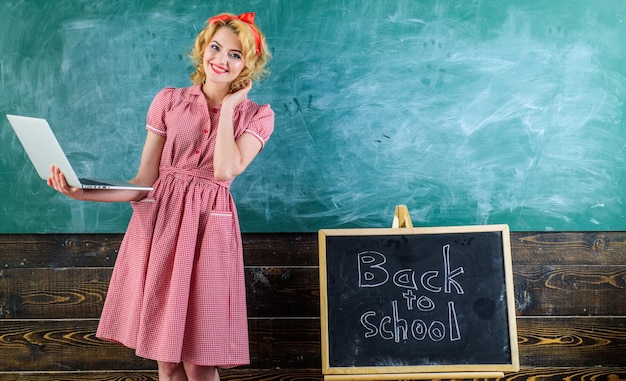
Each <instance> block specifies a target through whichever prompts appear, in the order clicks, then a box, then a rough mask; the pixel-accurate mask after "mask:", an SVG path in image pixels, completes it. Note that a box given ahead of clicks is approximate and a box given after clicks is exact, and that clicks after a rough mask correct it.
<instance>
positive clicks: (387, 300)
mask: <svg viewBox="0 0 626 381" xmlns="http://www.w3.org/2000/svg"><path fill="white" fill-rule="evenodd" d="M319 250H320V289H321V328H322V370H323V373H324V374H325V375H348V374H349V375H355V374H364V375H365V374H373V373H375V374H398V373H424V372H429V373H432V372H503V371H516V370H518V369H519V358H518V350H517V331H516V325H515V310H514V299H513V298H514V296H513V279H512V270H511V253H510V235H509V228H508V225H484V226H462V227H443V228H412V227H411V228H392V229H337V230H320V231H319ZM351 379H355V378H351Z"/></svg>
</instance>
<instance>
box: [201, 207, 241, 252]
mask: <svg viewBox="0 0 626 381" xmlns="http://www.w3.org/2000/svg"><path fill="white" fill-rule="evenodd" d="M234 223H235V221H234V217H233V212H231V211H229V210H212V211H211V212H210V214H209V220H208V224H207V231H208V233H209V235H210V236H211V237H212V238H213V239H214V242H216V243H217V245H216V248H217V249H218V250H219V251H222V252H230V251H231V250H232V248H233V246H232V245H233V236H234V235H235V228H234Z"/></svg>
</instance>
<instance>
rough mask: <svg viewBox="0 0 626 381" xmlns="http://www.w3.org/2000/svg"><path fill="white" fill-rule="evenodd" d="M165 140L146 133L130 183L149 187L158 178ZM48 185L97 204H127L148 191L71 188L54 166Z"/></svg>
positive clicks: (73, 196)
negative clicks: (133, 176)
mask: <svg viewBox="0 0 626 381" xmlns="http://www.w3.org/2000/svg"><path fill="white" fill-rule="evenodd" d="M164 144H165V138H164V137H162V136H159V135H157V134H154V133H152V132H148V136H147V137H146V142H145V144H144V147H143V152H142V154H141V162H140V164H139V170H138V171H137V175H136V176H135V178H134V179H132V180H131V181H130V182H131V183H133V184H137V185H144V186H151V185H152V184H154V182H155V181H156V179H157V178H158V177H159V164H160V162H161V153H162V152H163V145H164ZM48 185H49V186H50V187H52V188H54V189H55V190H57V191H58V192H60V193H63V194H64V195H66V196H68V197H70V198H73V199H75V200H82V201H98V202H128V201H139V200H141V199H143V198H144V197H146V195H147V194H148V191H144V190H131V189H128V190H126V189H124V190H118V189H97V190H94V189H81V188H76V187H71V186H69V185H68V184H67V181H66V180H65V176H64V175H63V173H61V171H60V169H59V168H58V167H56V166H51V167H50V177H49V178H48Z"/></svg>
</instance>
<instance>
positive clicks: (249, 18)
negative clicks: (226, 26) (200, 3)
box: [207, 12, 261, 56]
mask: <svg viewBox="0 0 626 381" xmlns="http://www.w3.org/2000/svg"><path fill="white" fill-rule="evenodd" d="M230 20H240V21H243V22H245V23H247V24H250V30H252V34H253V35H254V42H255V43H256V55H257V56H258V55H259V53H261V35H260V34H259V31H258V30H256V28H255V27H253V26H252V25H253V24H254V12H246V13H242V14H240V15H239V16H230V15H226V14H222V15H217V16H213V17H211V18H210V19H208V20H207V23H209V24H215V23H217V22H219V21H224V22H229V21H230Z"/></svg>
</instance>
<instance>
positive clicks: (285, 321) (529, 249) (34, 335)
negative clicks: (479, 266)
mask: <svg viewBox="0 0 626 381" xmlns="http://www.w3.org/2000/svg"><path fill="white" fill-rule="evenodd" d="M121 239H122V235H121V234H80V235H71V234H70V235H62V234H59V235H55V234H51V235H36V234H24V235H0V359H2V360H1V361H0V381H5V380H15V381H21V380H35V381H37V380H44V379H45V380H56V379H58V380H61V379H63V380H78V379H80V380H121V379H124V380H125V379H129V380H156V374H155V372H154V369H155V364H154V362H152V361H149V360H144V359H140V358H137V357H135V356H134V355H133V353H132V351H131V350H128V349H125V348H123V347H121V346H119V345H117V344H112V343H107V342H104V341H101V340H98V339H97V338H95V336H94V334H95V329H96V326H97V319H98V317H99V314H100V310H101V308H102V304H103V301H104V297H105V295H106V289H107V287H108V282H109V279H110V275H111V271H112V266H113V264H114V261H115V258H116V256H117V250H118V248H119V244H120V242H121ZM511 245H512V260H513V272H514V283H515V300H516V310H517V324H518V339H519V345H520V348H519V350H520V361H521V364H522V370H521V371H520V372H519V373H515V374H507V375H506V377H505V378H506V379H511V380H520V379H527V378H537V379H541V380H565V379H568V380H570V379H571V380H574V381H575V380H592V379H593V380H607V381H618V380H626V233H624V232H590V233H587V232H548V233H544V232H541V233H512V235H511ZM244 250H245V252H244V256H245V264H246V269H245V271H246V283H247V291H248V309H249V325H250V347H251V355H252V364H251V366H250V367H245V368H240V369H235V370H225V371H223V372H222V380H250V381H252V380H255V381H258V380H299V381H303V380H321V379H322V376H321V374H320V370H319V369H320V366H321V364H320V361H321V353H320V352H321V349H320V330H319V329H320V328H319V280H318V277H319V273H318V267H317V265H318V252H317V250H318V248H317V235H316V234H315V233H305V234H299V233H280V234H279V233H276V234H272V233H263V234H256V233H255V234H245V235H244Z"/></svg>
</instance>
